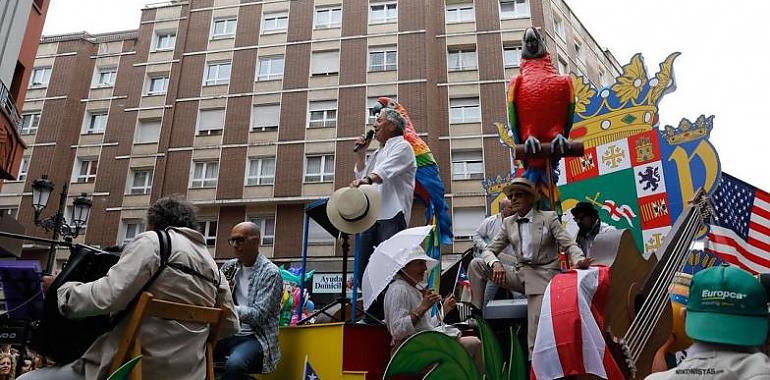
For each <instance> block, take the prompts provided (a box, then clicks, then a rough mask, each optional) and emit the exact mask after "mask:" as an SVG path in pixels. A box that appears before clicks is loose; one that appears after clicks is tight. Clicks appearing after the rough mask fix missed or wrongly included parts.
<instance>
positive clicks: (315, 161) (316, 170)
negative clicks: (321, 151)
mask: <svg viewBox="0 0 770 380" xmlns="http://www.w3.org/2000/svg"><path fill="white" fill-rule="evenodd" d="M333 181H334V155H333V154H326V155H321V156H307V157H306V158H305V182H333Z"/></svg>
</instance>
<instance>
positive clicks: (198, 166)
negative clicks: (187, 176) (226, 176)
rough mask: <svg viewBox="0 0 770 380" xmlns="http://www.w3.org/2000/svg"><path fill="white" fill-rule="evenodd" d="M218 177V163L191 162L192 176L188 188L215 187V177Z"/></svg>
mask: <svg viewBox="0 0 770 380" xmlns="http://www.w3.org/2000/svg"><path fill="white" fill-rule="evenodd" d="M218 176H219V162H218V161H198V162H193V175H192V182H191V183H190V187H192V188H206V187H216V186H217V177H218Z"/></svg>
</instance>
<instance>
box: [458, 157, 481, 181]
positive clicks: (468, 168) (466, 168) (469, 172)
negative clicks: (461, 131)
mask: <svg viewBox="0 0 770 380" xmlns="http://www.w3.org/2000/svg"><path fill="white" fill-rule="evenodd" d="M452 179H453V180H455V181H458V180H465V179H484V158H483V155H482V153H481V151H480V150H472V151H462V152H452Z"/></svg>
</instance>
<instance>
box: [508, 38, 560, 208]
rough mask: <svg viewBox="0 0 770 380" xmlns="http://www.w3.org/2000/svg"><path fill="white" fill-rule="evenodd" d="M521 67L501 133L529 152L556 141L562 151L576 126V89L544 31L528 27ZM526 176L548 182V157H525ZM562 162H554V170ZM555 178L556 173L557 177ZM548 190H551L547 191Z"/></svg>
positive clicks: (511, 86)
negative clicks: (552, 52) (555, 63)
mask: <svg viewBox="0 0 770 380" xmlns="http://www.w3.org/2000/svg"><path fill="white" fill-rule="evenodd" d="M522 45H523V46H522V52H521V67H520V71H519V75H517V76H515V77H513V79H511V82H510V83H509V84H508V91H507V100H508V128H507V130H505V129H506V128H505V127H504V126H502V125H497V128H498V133H499V134H500V135H501V138H503V140H505V137H506V136H503V135H504V134H506V135H507V137H508V139H511V138H512V139H513V142H514V143H515V144H524V146H525V152H527V153H535V152H538V151H540V150H541V149H542V147H541V145H540V144H541V143H547V142H550V143H553V144H555V145H556V149H557V150H561V152H562V153H564V151H565V150H566V146H567V138H566V137H565V136H569V131H570V129H571V128H572V118H573V115H574V112H575V90H574V88H573V87H572V80H571V79H570V77H569V75H559V73H558V72H557V71H556V69H554V67H553V64H552V63H551V57H550V56H549V55H548V53H547V52H546V50H545V43H544V42H543V39H542V37H541V36H540V33H538V31H537V30H535V29H534V28H527V30H526V31H525V32H524V37H523V39H522ZM522 161H523V164H524V173H523V174H522V176H523V177H525V178H527V179H529V180H531V181H532V182H534V183H535V184H538V188H542V187H543V186H545V187H546V188H547V181H546V170H548V169H549V168H546V160H545V159H540V158H538V159H523V160H522ZM557 165H558V162H553V167H552V168H550V169H551V170H554V169H555V168H556V166H557ZM554 178H555V177H554ZM546 194H547V193H546Z"/></svg>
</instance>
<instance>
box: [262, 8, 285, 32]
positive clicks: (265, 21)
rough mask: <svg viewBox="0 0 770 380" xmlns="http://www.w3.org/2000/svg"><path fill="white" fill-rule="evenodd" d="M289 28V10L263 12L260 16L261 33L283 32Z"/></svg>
mask: <svg viewBox="0 0 770 380" xmlns="http://www.w3.org/2000/svg"><path fill="white" fill-rule="evenodd" d="M288 28H289V12H274V13H265V15H264V16H262V33H263V34H265V33H279V32H285V31H286V29H288Z"/></svg>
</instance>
